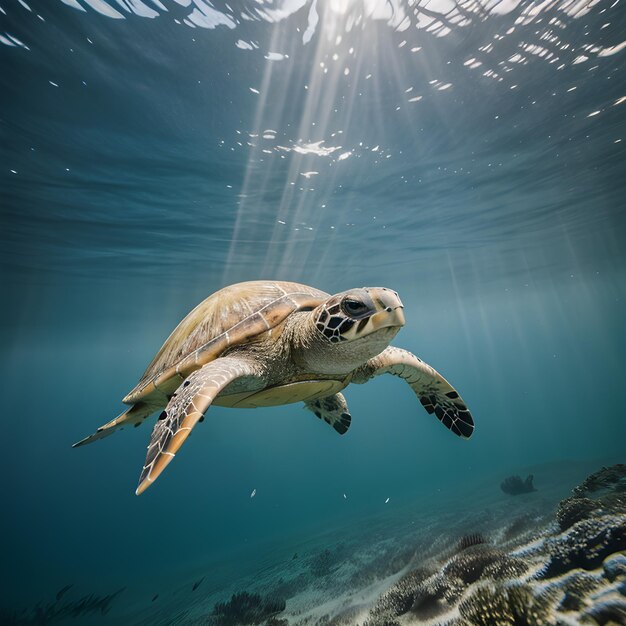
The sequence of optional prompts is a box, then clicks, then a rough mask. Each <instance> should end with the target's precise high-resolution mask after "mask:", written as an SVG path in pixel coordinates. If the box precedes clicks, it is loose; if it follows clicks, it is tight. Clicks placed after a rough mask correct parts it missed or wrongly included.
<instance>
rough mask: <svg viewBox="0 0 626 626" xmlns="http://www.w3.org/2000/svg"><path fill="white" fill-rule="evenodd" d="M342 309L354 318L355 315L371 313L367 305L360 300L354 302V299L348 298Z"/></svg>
mask: <svg viewBox="0 0 626 626" xmlns="http://www.w3.org/2000/svg"><path fill="white" fill-rule="evenodd" d="M341 308H342V309H343V312H344V313H346V314H347V315H350V316H352V317H354V316H355V315H363V314H364V313H367V312H368V311H369V308H368V306H367V304H365V303H364V302H360V301H359V300H353V299H352V298H346V299H345V300H344V301H343V302H342V303H341Z"/></svg>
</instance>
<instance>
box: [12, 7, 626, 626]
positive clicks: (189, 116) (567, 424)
mask: <svg viewBox="0 0 626 626" xmlns="http://www.w3.org/2000/svg"><path fill="white" fill-rule="evenodd" d="M625 25H626V12H625V6H624V2H623V0H580V1H575V0H563V1H559V0H555V1H554V2H541V1H540V0H501V1H500V2H498V1H492V0H471V1H456V0H387V1H384V2H383V1H380V2H379V1H376V0H313V1H310V0H284V1H283V2H280V1H277V2H271V1H269V0H244V1H242V2H222V1H217V0H216V1H214V2H209V1H208V0H143V1H142V0H62V1H58V0H37V1H35V0H0V44H1V45H0V67H1V71H0V103H1V109H0V133H1V135H0V136H1V141H0V177H1V178H0V180H1V182H0V215H1V220H2V221H1V225H2V227H1V230H0V242H1V246H0V268H1V277H2V279H1V284H2V301H3V306H2V308H1V312H0V319H1V322H2V323H1V324H0V334H1V343H0V346H1V348H0V349H1V354H2V358H1V359H0V376H1V380H2V390H3V393H2V395H3V400H4V403H3V411H2V416H1V418H0V419H1V420H2V433H3V436H2V449H3V453H2V455H1V457H0V469H1V476H2V502H3V507H2V511H3V512H2V515H1V516H0V528H1V530H2V532H1V533H0V541H1V546H2V580H3V584H2V601H1V608H2V611H3V612H2V618H1V619H2V620H4V621H5V622H6V623H71V624H77V623H80V624H83V623H84V624H91V623H93V624H140V623H143V624H161V623H164V624H168V623H205V622H203V621H202V620H205V621H206V620H209V622H208V623H210V619H213V618H208V617H207V616H208V615H210V614H211V613H212V612H213V611H214V610H215V606H216V603H218V602H225V601H227V600H228V599H229V598H231V596H232V594H233V593H236V592H241V591H247V592H250V593H254V592H258V593H261V594H265V595H267V594H270V595H272V596H274V595H278V596H281V597H282V598H284V599H286V608H285V609H284V610H282V612H281V613H280V614H279V615H278V618H276V619H281V620H282V619H286V620H287V622H288V624H289V626H304V625H305V624H309V625H311V626H314V625H317V624H324V623H328V622H329V620H330V621H332V620H333V619H337V616H338V615H342V616H343V617H341V619H343V620H344V621H343V622H338V621H335V622H334V623H336V624H339V623H345V624H348V623H354V624H357V623H359V624H363V623H364V622H365V620H366V619H367V615H368V611H369V610H370V609H371V607H372V606H373V605H374V604H375V602H376V601H377V598H379V597H380V595H381V594H383V593H384V592H385V589H387V588H388V587H389V586H390V585H391V584H392V583H393V582H394V581H395V580H397V578H398V576H400V575H402V574H403V573H405V572H406V571H408V570H410V568H411V567H416V566H418V565H421V564H423V562H426V560H427V558H432V557H433V554H435V552H436V550H437V549H438V548H437V547H439V549H440V550H442V549H443V547H444V546H449V545H451V543H453V542H454V541H456V538H458V537H460V536H462V535H463V534H467V533H482V534H483V535H485V536H489V537H490V538H491V539H490V540H492V541H495V542H497V541H498V537H501V531H502V528H504V526H505V525H506V524H507V523H509V522H510V520H511V519H512V518H513V517H515V516H517V518H519V516H523V515H527V516H529V515H530V516H534V517H533V519H534V520H535V521H534V522H533V524H531V526H532V525H535V526H536V527H539V526H541V527H542V528H543V527H544V526H545V527H549V525H550V523H553V520H554V511H555V510H556V507H557V505H558V502H559V500H561V499H563V498H565V497H567V496H568V495H570V490H571V489H572V487H574V486H575V485H576V484H578V483H580V481H581V480H583V479H584V478H585V476H587V475H588V474H590V473H591V472H594V471H596V470H598V469H599V468H600V467H602V466H603V465H610V464H612V463H618V462H623V461H624V458H625V457H626V443H625V442H626V421H625V420H624V408H623V407H624V400H623V393H624V392H623V387H624V375H625V374H626V351H625V346H626V324H625V320H626V304H625V296H626V281H625V278H626V248H625V243H626V210H625V207H626V204H625V202H626V201H625V198H626V75H625V70H626V41H625V37H626V35H625V32H626V30H625V28H624V26H625ZM256 279H278V280H292V281H297V282H301V283H304V284H308V285H311V286H314V287H316V288H319V289H322V290H324V291H326V292H329V293H336V292H339V291H343V290H345V289H349V288H352V287H360V286H377V285H380V286H386V287H390V288H393V289H395V290H397V291H398V292H399V294H400V296H401V298H402V300H403V302H404V305H405V315H406V326H405V327H404V328H403V329H402V331H401V332H400V333H399V334H398V336H397V337H396V339H395V340H394V342H393V343H394V345H397V346H400V347H404V348H406V349H408V350H411V351H412V352H414V353H415V354H417V355H418V356H420V357H421V358H422V359H423V360H425V361H426V362H428V363H429V364H431V365H432V366H433V367H435V368H437V369H438V370H439V371H440V372H441V373H442V374H443V375H444V376H445V377H446V378H447V379H448V380H450V382H451V383H452V384H453V385H454V386H455V387H456V388H457V389H458V390H459V392H460V393H461V394H462V396H463V398H464V400H465V401H466V402H467V404H468V406H469V408H470V410H471V411H472V414H473V416H474V419H475V422H476V431H475V434H474V435H473V437H472V438H471V439H470V440H468V441H462V440H460V439H457V438H456V437H454V436H453V435H451V434H450V433H449V432H448V431H447V430H446V429H445V428H443V427H442V426H441V425H440V424H439V423H438V421H437V420H436V419H434V418H433V417H431V416H429V415H428V414H427V413H426V412H425V411H424V409H423V408H422V407H421V406H420V404H419V403H418V402H417V401H416V399H415V397H414V395H413V394H412V392H411V390H410V389H409V387H408V386H406V385H405V384H404V383H403V382H402V381H401V380H399V379H396V378H392V377H385V376H383V377H379V378H377V379H375V380H372V381H371V382H369V383H368V384H367V385H364V386H360V385H359V386H355V385H352V386H351V387H349V388H348V389H347V390H346V392H345V395H346V397H347V399H348V402H349V406H350V411H351V414H352V417H353V421H352V425H351V428H350V430H349V432H348V433H347V434H346V435H345V436H339V435H337V433H335V432H334V431H333V430H332V429H330V428H328V427H327V426H326V425H324V424H323V423H321V422H320V421H319V420H317V419H315V418H314V417H313V415H312V414H310V413H308V412H306V411H303V410H302V408H301V405H296V404H294V405H288V406H283V407H275V408H263V409H256V410H235V409H226V408H220V407H213V408H211V409H210V411H209V412H208V413H207V418H206V420H205V421H204V423H203V424H200V425H199V426H198V427H197V428H196V429H195V430H194V432H193V436H192V437H191V438H190V440H189V441H188V442H187V443H186V444H185V445H184V447H183V448H182V449H181V451H180V453H179V454H178V455H177V458H176V460H175V462H174V463H172V464H171V465H170V466H169V467H168V468H167V470H166V471H165V472H164V473H163V475H162V476H161V477H160V478H159V480H158V482H157V483H156V484H155V485H154V486H152V488H151V489H150V490H148V491H147V492H146V493H145V494H143V495H142V496H140V497H137V496H135V494H134V490H135V487H136V484H137V478H138V476H139V472H140V470H141V467H142V465H143V461H144V458H145V447H146V446H147V444H148V441H149V437H150V432H151V428H152V424H151V423H150V424H144V425H143V426H142V427H141V428H137V429H130V430H128V429H125V430H124V431H123V432H119V433H115V434H114V435H113V436H112V437H110V438H108V439H105V440H103V441H98V442H95V443H93V444H92V445H89V446H85V447H81V448H78V449H72V448H71V444H72V443H73V442H75V441H77V440H79V439H81V438H82V437H84V436H86V435H88V434H90V433H91V432H93V431H94V430H95V428H96V427H98V426H100V425H101V424H103V423H104V422H106V421H108V420H109V419H112V418H113V417H114V416H115V415H117V414H118V413H119V412H121V410H122V407H123V405H122V403H121V398H122V397H123V396H124V395H125V394H126V393H128V391H129V390H130V389H132V388H133V387H134V385H135V384H136V382H137V381H138V379H139V378H140V376H141V374H142V373H143V371H144V369H145V367H146V366H147V364H148V363H149V361H150V360H151V359H152V357H153V356H154V354H155V353H156V352H157V350H158V349H159V347H160V346H161V344H162V342H163V341H164V340H165V338H166V337H167V336H168V334H169V333H170V332H171V330H172V329H173V328H174V327H175V326H176V324H177V323H178V322H179V321H180V320H181V319H182V318H183V317H184V315H185V314H186V313H187V312H188V311H190V310H191V309H192V308H193V307H194V306H195V305H196V304H197V303H198V302H200V301H201V300H203V299H204V298H205V297H207V296H208V295H209V294H211V293H212V292H214V291H216V290H217V289H219V288H221V287H223V286H224V285H227V284H231V283H236V282H239V281H244V280H256ZM529 473H533V474H534V481H535V486H536V488H537V491H536V492H533V493H530V494H525V495H524V496H519V497H513V496H509V495H507V494H505V493H503V492H502V491H501V490H500V483H501V482H502V480H503V479H504V478H506V477H507V476H509V475H513V474H518V475H521V476H522V477H525V476H526V475H527V474H529ZM252 494H254V495H252ZM498 533H500V534H498ZM389 546H393V549H394V550H397V551H399V552H398V553H401V552H402V550H403V549H404V552H406V551H407V550H409V551H410V552H411V556H410V558H409V557H406V558H404V560H402V559H400V561H401V562H395V561H393V559H391V558H390V557H389V558H388V556H389ZM433 546H434V547H433ZM618 547H619V546H618ZM427 548H428V550H431V552H428V550H427ZM621 549H622V550H623V547H622V548H621ZM433 551H434V552H433ZM325 554H326V556H324V555H325ZM329 555H330V556H329ZM420 555H421V556H420ZM326 557H328V558H326ZM331 557H332V559H331ZM325 558H326V560H327V561H328V560H332V563H331V564H330V565H329V564H328V563H326V561H325V560H324V559H325ZM325 563H326V565H325ZM372 563H376V564H377V565H376V567H377V568H378V569H376V568H374V566H372ZM596 565H597V564H596ZM594 567H595V566H594ZM298 568H300V569H298ZM368 568H369V569H368ZM590 569H593V568H591V567H590ZM365 570H367V572H368V573H367V575H365V574H363V571H365ZM346 572H349V574H350V575H349V576H348V575H347V574H346ZM394 577H395V578H394ZM198 582H199V584H198V585H197V586H196V588H195V589H194V588H193V587H194V583H198ZM287 583H289V584H291V587H290V586H289V584H287ZM67 585H72V586H71V587H70V588H69V589H65V588H66V586H67ZM281 585H282V587H281ZM117 592H120V593H118V594H117V595H115V596H114V597H109V596H112V595H113V594H116V593H117ZM92 594H93V595H92ZM157 594H158V597H156V598H155V596H157ZM57 596H58V599H57ZM622 599H623V594H622ZM594 601H595V600H594ZM594 601H589V602H590V604H593V602H594ZM81 602H82V605H81ZM598 602H599V600H598ZM64 606H65V607H66V608H65V609H63V607H64ZM37 607H39V610H38V609H37ZM68 607H69V608H68ZM46 611H47V612H46ZM350 611H352V612H350ZM420 615H421V614H420V613H419V612H417V613H416V612H413V613H407V614H405V615H403V617H402V620H404V621H402V623H403V624H412V623H417V624H420V623H424V624H436V623H441V624H448V623H453V622H451V621H450V619H453V618H452V617H450V618H446V617H438V616H437V615H435V616H434V617H432V616H424V615H421V616H420ZM369 619H373V618H372V617H371V615H370V618H369ZM571 619H573V620H574V622H572V623H578V622H576V621H575V619H577V618H575V617H571ZM615 619H616V620H617V619H618V618H615ZM194 620H198V621H194ZM429 620H430V621H429ZM437 620H439V621H437ZM446 620H448V621H446ZM245 622H246V620H243V622H240V623H245ZM261 622H263V620H260V619H259V620H258V621H257V622H256V623H261ZM263 623H265V622H263ZM369 623H370V624H372V625H375V624H376V623H379V622H369ZM580 623H587V622H580ZM591 623H592V624H593V623H602V622H600V621H598V622H591ZM615 623H622V622H619V621H616V622H615ZM283 626H284V625H283Z"/></svg>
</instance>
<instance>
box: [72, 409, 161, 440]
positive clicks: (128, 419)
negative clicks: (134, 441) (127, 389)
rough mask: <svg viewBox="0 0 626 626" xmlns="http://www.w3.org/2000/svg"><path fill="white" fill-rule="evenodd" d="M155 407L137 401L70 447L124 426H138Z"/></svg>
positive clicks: (98, 437)
mask: <svg viewBox="0 0 626 626" xmlns="http://www.w3.org/2000/svg"><path fill="white" fill-rule="evenodd" d="M155 410H156V407H154V406H152V405H149V404H146V403H145V402H137V404H133V406H131V407H130V408H128V409H126V411H124V412H123V413H121V414H120V415H118V416H117V417H116V418H115V419H112V420H111V421H110V422H107V423H106V424H104V425H102V426H100V428H98V430H96V432H95V433H93V435H89V437H85V438H84V439H81V440H80V441H77V442H76V443H75V444H72V448H78V447H79V446H84V445H85V444H87V443H91V442H92V441H96V440H97V439H104V437H108V436H109V435H112V434H113V433H114V432H115V431H116V430H118V429H121V428H123V427H124V426H131V425H132V426H139V424H141V423H142V422H143V420H145V419H146V417H148V416H149V415H151V414H152V413H154V411H155Z"/></svg>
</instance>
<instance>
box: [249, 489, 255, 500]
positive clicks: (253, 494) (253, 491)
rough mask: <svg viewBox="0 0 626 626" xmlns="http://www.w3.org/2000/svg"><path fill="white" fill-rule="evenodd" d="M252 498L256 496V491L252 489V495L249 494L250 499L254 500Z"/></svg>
mask: <svg viewBox="0 0 626 626" xmlns="http://www.w3.org/2000/svg"><path fill="white" fill-rule="evenodd" d="M254 496H256V489H253V490H252V493H251V494H250V497H251V498H254Z"/></svg>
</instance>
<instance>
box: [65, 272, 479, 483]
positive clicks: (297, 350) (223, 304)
mask: <svg viewBox="0 0 626 626" xmlns="http://www.w3.org/2000/svg"><path fill="white" fill-rule="evenodd" d="M403 308H404V307H403V305H402V302H401V301H400V298H399V297H398V294H397V293H396V292H395V291H393V290H392V289H387V288H385V287H364V288H360V289H350V290H348V291H344V292H341V293H338V294H336V295H334V296H331V295H329V294H327V293H324V292H323V291H319V290H318V289H314V288H312V287H307V286H306V285H300V284H297V283H292V282H279V281H250V282H244V283H238V284H235V285H230V286H228V287H224V288H223V289H221V290H219V291H217V292H216V293H214V294H212V295H211V296H209V297H208V298H207V299H206V300H204V301H203V302H201V303H200V304H199V305H198V306H197V307H196V308H195V309H193V311H191V313H189V314H188V315H187V316H186V317H185V318H184V319H183V320H182V322H180V324H179V325H178V326H177V327H176V328H175V329H174V331H173V332H172V334H171V335H170V336H169V337H168V339H167V340H166V341H165V343H164V344H163V346H162V347H161V349H160V350H159V352H158V353H157V355H156V356H155V357H154V359H153V360H152V362H151V363H150V365H148V369H147V370H146V371H145V373H144V375H143V377H142V378H141V380H140V381H139V383H138V384H137V386H136V387H135V388H134V389H133V390H132V391H131V392H130V393H129V394H128V395H127V396H126V397H125V398H124V399H123V402H124V403H125V404H129V405H130V408H128V409H127V410H126V411H124V412H123V413H122V414H121V415H119V416H118V417H116V418H115V419H114V420H112V421H110V422H108V423H107V424H105V425H104V426H101V427H100V428H98V430H97V431H96V432H95V433H94V434H93V435H90V436H89V437H86V438H85V439H82V440H81V441H79V442H78V443H75V444H74V446H75V447H76V446H82V445H84V444H86V443H91V442H92V441H95V440H96V439H101V438H103V437H106V436H107V435H110V434H111V433H112V432H114V431H115V430H116V429H118V428H121V427H123V426H126V425H133V426H139V425H140V424H141V423H142V421H143V420H145V419H146V418H147V417H148V416H150V415H151V414H152V413H154V412H156V411H159V410H162V409H164V410H162V412H161V414H160V416H159V419H158V420H157V423H156V425H155V427H154V430H153V431H152V437H151V440H150V445H149V446H148V454H147V457H146V463H145V465H144V467H143V470H142V472H141V476H140V478H139V486H138V487H137V491H136V493H137V495H139V494H141V493H142V492H143V491H145V490H146V489H147V488H148V487H149V486H150V485H151V484H152V483H153V482H154V481H155V480H156V478H157V477H158V476H159V474H160V473H161V472H162V471H163V470H164V469H165V467H166V466H167V464H168V463H169V462H170V461H171V460H172V459H173V458H174V455H175V454H176V452H177V451H178V449H179V448H180V446H181V445H182V443H183V442H184V441H185V439H186V438H187V437H188V436H189V433H190V432H191V429H192V428H193V427H194V426H195V425H196V424H197V423H198V422H199V421H201V420H202V419H204V418H203V416H204V413H205V412H206V411H207V409H208V408H209V406H210V405H211V404H217V405H219V406H227V407H237V408H254V407H259V406H276V405H281V404H290V403H292V402H304V403H305V406H306V408H308V409H310V410H311V411H312V412H313V413H314V414H315V415H316V416H317V417H319V418H320V419H323V420H324V421H325V422H327V423H328V424H330V425H331V426H332V427H333V428H334V429H335V430H336V431H337V432H338V433H339V434H342V435H343V434H344V433H345V432H346V431H347V430H348V427H349V426H350V422H351V419H352V418H351V416H350V413H349V411H348V405H347V403H346V400H345V398H344V397H343V395H342V394H341V393H340V391H341V390H342V389H343V388H344V387H346V386H347V385H348V384H349V383H357V384H361V383H365V382H367V381H368V380H369V379H370V378H372V377H373V376H378V375H379V374H385V373H389V374H393V375H395V376H399V377H400V378H403V379H404V380H406V382H407V383H408V384H409V385H410V386H411V388H412V389H413V391H414V392H415V393H416V395H417V397H418V398H419V400H420V402H421V403H422V405H423V406H424V408H425V409H426V411H428V413H434V414H435V415H436V416H437V418H438V419H439V421H441V423H442V424H443V425H444V426H446V428H448V429H450V430H451V431H452V432H453V433H454V434H455V435H458V436H459V437H463V438H465V439H467V438H469V437H470V436H471V434H472V432H473V430H474V422H473V420H472V416H471V414H470V412H469V411H468V410H467V407H466V406H465V403H464V402H463V400H462V399H461V397H460V396H459V394H458V393H457V392H456V390H455V389H454V388H453V387H452V386H451V385H450V384H449V383H448V382H447V381H446V380H445V379H444V378H443V377H442V376H441V375H440V374H439V373H438V372H437V371H435V370H434V369H433V368H432V367H430V365H427V364H426V363H424V362H423V361H422V360H420V359H418V358H417V357H416V356H415V355H413V354H411V353H410V352H407V351H406V350H401V349H400V348H394V347H390V346H389V343H390V342H391V340H392V339H393V338H394V337H395V336H396V334H397V332H398V331H399V330H400V328H401V327H402V326H404V312H403Z"/></svg>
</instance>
